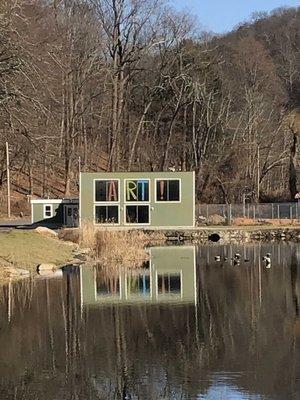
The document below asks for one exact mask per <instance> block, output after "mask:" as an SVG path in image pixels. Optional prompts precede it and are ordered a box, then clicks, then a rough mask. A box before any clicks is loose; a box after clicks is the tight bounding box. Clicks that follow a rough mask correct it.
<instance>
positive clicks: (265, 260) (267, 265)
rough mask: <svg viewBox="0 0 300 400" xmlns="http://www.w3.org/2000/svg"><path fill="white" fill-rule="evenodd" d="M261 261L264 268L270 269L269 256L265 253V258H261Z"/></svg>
mask: <svg viewBox="0 0 300 400" xmlns="http://www.w3.org/2000/svg"><path fill="white" fill-rule="evenodd" d="M262 260H263V261H264V263H265V266H266V268H271V254H270V253H267V254H266V255H265V256H263V258H262Z"/></svg>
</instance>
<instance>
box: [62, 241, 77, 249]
mask: <svg viewBox="0 0 300 400" xmlns="http://www.w3.org/2000/svg"><path fill="white" fill-rule="evenodd" d="M63 242H64V244H65V245H67V246H70V247H73V249H74V250H78V249H79V245H78V244H77V243H74V242H70V241H63Z"/></svg>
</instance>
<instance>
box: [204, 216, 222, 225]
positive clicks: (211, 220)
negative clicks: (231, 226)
mask: <svg viewBox="0 0 300 400" xmlns="http://www.w3.org/2000/svg"><path fill="white" fill-rule="evenodd" d="M225 222H226V219H225V218H224V217H223V216H222V215H219V214H212V215H210V216H209V217H208V218H207V219H206V225H224V224H225Z"/></svg>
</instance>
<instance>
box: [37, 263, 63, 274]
mask: <svg viewBox="0 0 300 400" xmlns="http://www.w3.org/2000/svg"><path fill="white" fill-rule="evenodd" d="M57 269H58V266H57V265H55V264H46V263H44V264H40V265H38V266H37V268H36V270H37V272H38V273H40V272H41V271H56V270H57Z"/></svg>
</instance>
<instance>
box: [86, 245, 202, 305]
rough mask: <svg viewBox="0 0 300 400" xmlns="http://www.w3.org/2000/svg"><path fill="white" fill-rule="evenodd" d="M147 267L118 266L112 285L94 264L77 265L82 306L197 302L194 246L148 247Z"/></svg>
mask: <svg viewBox="0 0 300 400" xmlns="http://www.w3.org/2000/svg"><path fill="white" fill-rule="evenodd" d="M149 251H150V260H149V268H145V265H144V266H143V268H140V269H132V270H128V269H121V270H120V272H119V275H118V277H117V279H115V278H114V281H113V284H112V283H111V282H109V280H106V281H105V282H104V281H103V280H101V278H100V277H99V276H98V275H97V268H96V267H87V266H84V267H80V290H81V295H80V296H81V304H82V306H105V305H111V304H120V305H121V304H124V305H126V304H131V303H132V304H136V303H144V304H153V303H194V304H196V302H197V279H196V261H195V260H196V258H195V247H194V246H165V247H152V248H150V250H149Z"/></svg>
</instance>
